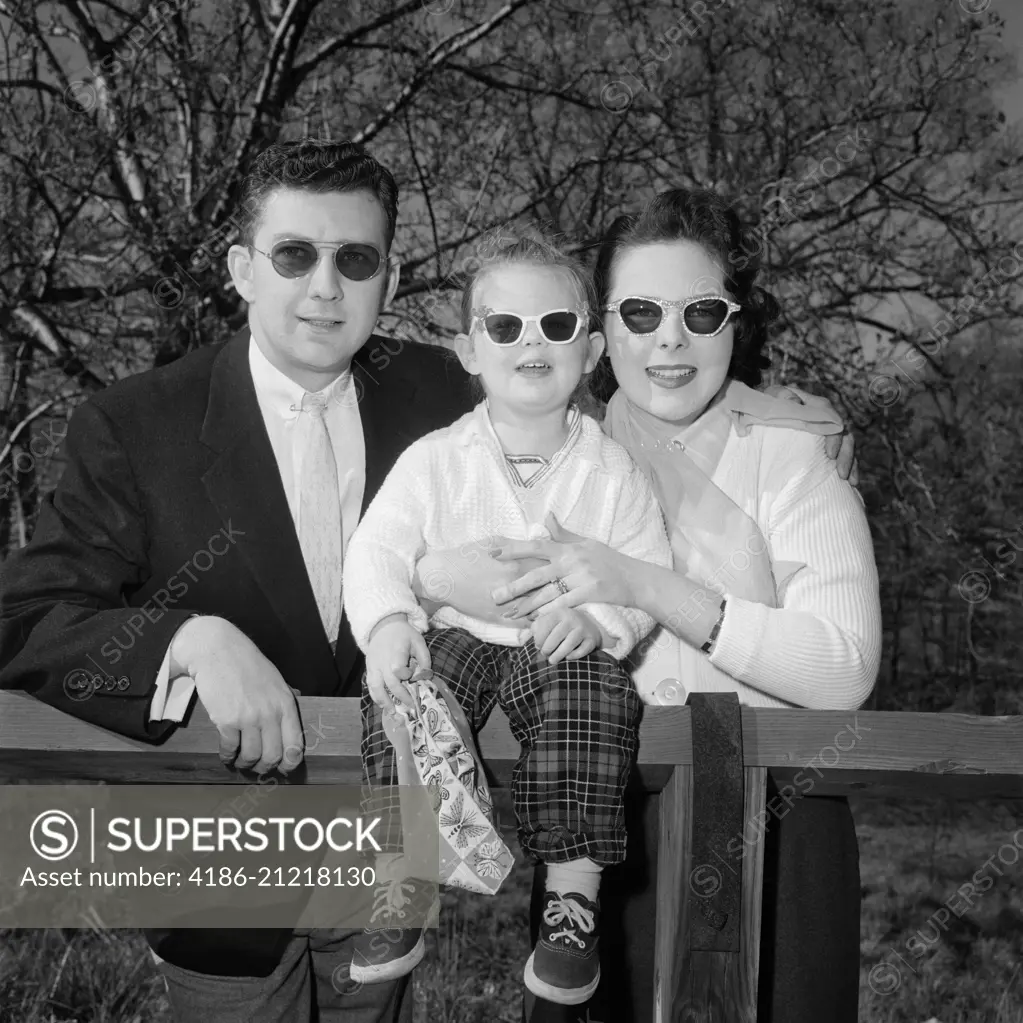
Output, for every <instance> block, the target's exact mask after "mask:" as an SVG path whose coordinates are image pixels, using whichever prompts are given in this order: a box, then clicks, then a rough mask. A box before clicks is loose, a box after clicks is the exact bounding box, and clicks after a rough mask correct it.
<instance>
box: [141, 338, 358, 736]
mask: <svg viewBox="0 0 1023 1023" xmlns="http://www.w3.org/2000/svg"><path fill="white" fill-rule="evenodd" d="M249 370H250V372H251V373H252V383H253V384H254V386H255V389H256V399H257V401H258V402H259V410H260V412H261V413H262V415H263V424H264V425H265V426H266V432H267V435H268V436H269V438H270V447H271V448H272V449H273V453H274V459H275V460H276V462H277V469H278V471H279V472H280V475H281V483H282V484H283V485H284V496H285V497H286V498H287V501H288V510H289V511H290V512H291V519H292V521H293V522H294V523H295V531H296V534H297V532H298V529H299V506H300V504H301V502H300V501H299V480H300V479H301V474H302V454H303V452H302V449H301V446H300V444H299V443H298V438H297V436H296V434H297V433H298V431H297V429H296V421H297V419H298V416H299V408H300V406H301V403H302V396H303V395H304V394H305V393H306V392H305V389H304V388H303V387H302V386H301V385H300V384H296V383H295V382H294V380H291V379H290V378H288V377H286V376H285V375H284V374H283V373H282V372H281V371H280V370H279V369H277V368H276V367H275V366H274V365H272V364H271V363H270V361H269V360H268V359H267V357H266V356H265V355H264V354H263V352H262V351H261V350H260V348H259V346H258V345H257V344H256V341H255V339H254V338H252V337H250V338H249ZM319 393H320V394H324V395H326V396H327V397H328V399H329V401H328V405H327V412H326V422H327V432H328V433H329V434H330V442H331V445H332V446H333V448H334V458H335V460H336V462H337V481H338V490H339V491H340V494H339V496H340V500H341V518H342V523H343V529H342V544H343V547H344V549H345V550H347V548H348V540H349V538H350V537H351V535H352V533H353V532H354V531H355V527H356V526H357V525H358V522H359V512H360V511H361V509H362V496H363V491H364V489H365V486H366V442H365V437H364V435H363V432H362V419H361V417H360V416H359V401H358V395H357V392H356V388H355V382H354V380H353V379H352V372H351V370H348V371H346V372H345V373H342V374H341V376H339V377H338V378H337V379H336V380H335V381H334V382H333V383H332V384H330V385H329V386H328V387H325V388H324V389H323V390H322V391H320V392H319ZM194 691H195V683H194V682H193V681H192V679H191V678H190V677H189V676H188V675H179V676H177V677H176V678H174V679H171V678H170V649H169V648H168V651H167V654H166V655H165V656H164V659H163V664H161V665H160V671H159V673H158V674H157V677H156V690H155V692H154V694H153V702H152V705H151V707H150V712H149V720H150V721H158V720H163V721H180V720H181V719H182V718H183V717H184V715H185V711H186V710H187V708H188V704H189V701H190V700H191V698H192V693H193V692H194Z"/></svg>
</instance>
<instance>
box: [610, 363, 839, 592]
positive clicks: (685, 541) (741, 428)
mask: <svg viewBox="0 0 1023 1023" xmlns="http://www.w3.org/2000/svg"><path fill="white" fill-rule="evenodd" d="M753 426H773V427H785V428H788V429H793V430H804V431H807V432H809V433H816V434H822V435H823V434H834V433H841V432H842V422H841V420H840V419H839V418H838V417H837V415H836V414H835V413H834V412H831V411H827V410H822V409H819V408H817V407H813V406H807V405H800V404H798V403H797V402H793V401H786V400H784V399H782V398H771V397H769V396H768V395H766V394H761V393H760V392H759V391H754V390H753V389H752V388H750V387H747V386H746V385H745V384H741V383H739V382H738V381H735V380H730V381H728V382H727V383H726V384H725V386H724V387H723V388H722V389H721V390H720V391H719V392H718V394H717V396H716V397H715V398H714V399H713V401H712V402H711V403H710V405H708V407H707V409H706V410H705V411H704V412H703V413H702V414H701V415H700V417H699V419H697V420H696V422H694V423H692V424H690V425H689V426H685V427H680V426H679V425H678V424H677V423H670V422H666V421H664V420H662V419H658V418H657V417H656V416H654V415H652V414H651V413H649V412H645V411H643V409H641V408H639V407H637V406H636V405H634V404H633V403H632V402H631V401H629V399H628V398H627V397H626V395H625V392H624V391H623V390H622V389H621V388H619V389H618V390H617V391H616V392H615V394H614V395H613V396H612V398H611V400H610V402H608V406H607V416H606V419H605V422H604V428H605V430H607V432H608V433H609V435H610V436H611V438H612V439H613V440H616V441H618V443H619V444H621V445H622V446H623V447H625V448H626V449H627V450H628V452H629V454H630V455H632V457H633V459H634V460H635V462H636V464H637V465H638V466H639V467H640V469H642V470H643V472H644V473H645V474H646V475H647V477H648V478H649V480H650V482H651V483H652V484H653V487H654V492H655V493H656V495H657V499H658V501H659V502H660V505H661V509H662V511H663V512H664V519H665V524H666V525H667V528H668V536H669V538H670V540H671V548H672V552H673V554H674V557H675V570H676V571H677V572H681V573H683V574H684V575H687V576H689V577H690V578H691V579H693V580H694V581H695V582H698V583H699V584H701V585H702V586H705V587H707V589H709V590H712V591H713V592H715V593H718V594H730V595H732V596H736V597H741V598H744V599H747V600H753V601H756V602H757V603H758V604H766V605H767V606H768V607H777V606H778V600H779V591H780V589H781V587H782V586H783V585H784V583H785V582H786V581H787V580H788V579H789V578H791V576H792V575H793V574H794V573H795V572H796V571H798V569H799V568H800V567H802V566H800V565H797V564H794V563H789V562H778V563H777V564H773V565H772V562H771V556H770V553H769V551H768V549H767V541H766V540H765V539H764V536H763V534H762V533H761V531H760V528H759V527H758V526H757V524H756V522H754V521H753V519H752V518H751V517H750V516H749V515H747V514H746V512H745V511H743V510H742V508H740V507H739V506H738V505H737V504H736V503H735V502H734V501H733V500H732V499H731V498H730V497H729V496H728V495H727V494H726V493H724V491H722V490H721V489H720V488H719V487H718V486H716V485H715V484H714V483H712V482H711V477H712V476H713V475H714V471H715V470H716V469H717V466H718V463H719V462H720V461H721V455H722V454H723V452H724V450H725V445H726V444H727V442H728V438H729V435H730V433H731V431H732V429H733V428H734V429H735V431H736V432H737V433H738V434H739V436H745V435H746V434H747V433H749V431H750V428H751V427H753Z"/></svg>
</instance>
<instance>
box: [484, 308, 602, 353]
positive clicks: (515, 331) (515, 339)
mask: <svg viewBox="0 0 1023 1023" xmlns="http://www.w3.org/2000/svg"><path fill="white" fill-rule="evenodd" d="M585 319H586V318H585V316H584V315H583V314H582V313H580V312H579V311H578V310H575V309H551V310H550V311H549V312H546V313H541V314H540V315H539V316H519V314H518V313H502V312H497V311H496V310H494V309H490V308H488V307H486V306H484V307H483V308H482V309H473V311H472V324H475V323H476V321H477V320H478V321H479V322H481V323H482V324H483V328H484V330H485V331H486V335H487V337H488V338H490V340H491V341H492V342H493V343H494V344H495V345H500V346H501V347H502V348H507V347H510V346H511V345H517V344H518V343H519V342H520V341H521V340H522V337H523V335H524V334H525V333H526V324H528V323H536V324H538V325H539V327H540V333H541V334H542V335H543V336H544V339H545V340H547V341H549V342H550V343H551V344H552V345H568V344H571V343H572V342H573V341H574V340H575V339H576V338H577V337H578V336H579V331H580V330H582V328H583V323H584V322H585ZM472 324H470V326H469V329H470V330H472Z"/></svg>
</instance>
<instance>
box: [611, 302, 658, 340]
mask: <svg viewBox="0 0 1023 1023" xmlns="http://www.w3.org/2000/svg"><path fill="white" fill-rule="evenodd" d="M618 312H619V314H620V315H621V317H622V322H623V323H624V324H625V326H626V327H628V328H629V330H631V331H632V332H633V334H652V333H653V332H654V331H655V330H657V328H658V327H659V326H660V325H661V316H662V313H661V307H660V306H659V305H658V304H657V303H656V302H648V301H646V299H642V298H627V299H626V300H625V301H624V302H623V303H622V304H621V305H620V306H619V307H618Z"/></svg>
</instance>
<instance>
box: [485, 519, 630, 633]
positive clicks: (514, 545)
mask: <svg viewBox="0 0 1023 1023" xmlns="http://www.w3.org/2000/svg"><path fill="white" fill-rule="evenodd" d="M547 529H548V530H549V531H550V534H551V536H552V537H553V539H551V540H509V541H508V542H507V543H505V544H503V545H502V547H501V549H500V550H495V551H492V552H491V557H492V558H494V559H496V560H498V561H520V560H521V559H525V558H540V559H543V560H544V561H545V562H546V563H545V564H542V565H541V567H539V568H533V569H530V570H529V571H528V572H526V573H525V574H524V575H521V576H519V578H518V579H515V580H513V581H512V582H509V583H506V584H505V585H503V586H498V587H497V588H496V589H495V590H494V592H493V598H494V600H495V601H496V602H497V603H498V604H507V603H508V602H509V601H512V600H514V601H515V603H514V604H513V605H512V606H511V608H510V609H509V610H510V612H513V613H515V614H517V615H519V616H520V617H522V616H525V615H529V614H531V613H532V612H534V611H537V610H538V609H540V608H543V610H544V613H545V614H546V613H548V612H550V611H552V610H554V609H555V608H568V607H577V606H578V605H579V604H585V603H587V602H589V601H594V602H596V603H600V604H617V605H618V606H619V607H635V606H636V593H635V587H634V586H633V581H632V566H633V565H634V564H636V562H635V561H634V559H632V558H630V557H628V556H626V555H624V554H620V553H618V551H615V550H612V548H610V547H608V546H607V544H603V543H601V542H600V541H599V540H590V539H587V538H586V537H583V536H578V535H577V534H576V533H572V532H570V531H569V530H567V529H565V528H563V527H562V526H561V524H560V523H559V522H558V520H557V519H556V518H555V517H554V516H553V515H548V516H547ZM557 579H561V581H562V582H563V583H564V584H565V586H566V587H567V588H568V593H563V592H562V591H561V589H560V588H559V587H558V584H557V582H556V580H557ZM531 590H535V591H536V592H535V593H530V591H531ZM524 594H525V595H526V596H524V597H523V595H524ZM517 598H523V599H517Z"/></svg>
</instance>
